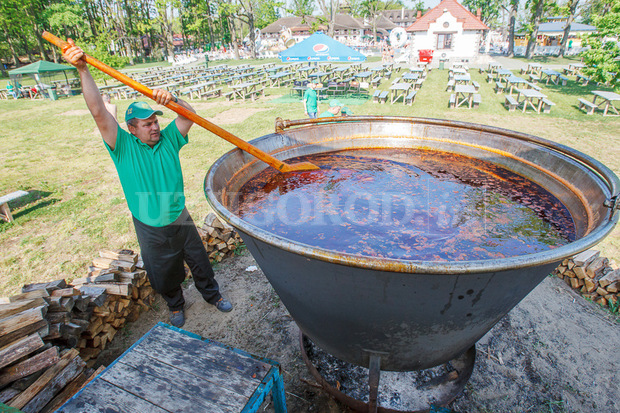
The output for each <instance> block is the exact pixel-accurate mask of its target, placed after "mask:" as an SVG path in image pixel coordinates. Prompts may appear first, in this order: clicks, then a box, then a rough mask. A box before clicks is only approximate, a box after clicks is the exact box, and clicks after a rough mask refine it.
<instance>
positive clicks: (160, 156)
mask: <svg viewBox="0 0 620 413" xmlns="http://www.w3.org/2000/svg"><path fill="white" fill-rule="evenodd" d="M69 43H70V45H71V47H70V48H68V49H67V50H66V51H65V52H64V53H63V57H64V58H65V59H66V60H67V61H68V62H69V63H71V64H73V65H74V66H75V67H76V68H77V69H78V73H79V74H80V80H81V81H82V92H83V95H84V100H86V105H87V106H88V109H89V110H90V113H91V114H92V116H93V118H94V119H95V122H96V124H97V127H98V128H99V131H100V132H101V136H102V137H103V140H104V142H105V146H106V149H107V150H108V152H109V153H110V156H111V157H112V160H113V161H114V165H115V166H116V170H117V172H118V176H119V178H120V181H121V185H122V187H123V192H124V193H125V199H126V200H127V206H128V207H129V210H130V211H131V214H132V216H133V222H134V227H135V229H136V235H137V237H138V242H139V243H140V249H141V253H142V259H143V261H144V266H145V268H146V271H147V274H148V277H149V281H150V282H151V285H152V286H153V289H155V291H157V292H158V293H159V294H161V295H162V297H163V298H164V300H166V303H167V304H168V308H169V309H170V322H171V324H172V325H174V326H176V327H181V326H182V325H183V324H184V323H185V313H184V305H185V299H184V298H183V291H182V289H181V283H182V282H183V281H184V280H185V268H184V265H183V261H185V262H186V263H187V265H188V266H189V268H190V270H191V271H192V276H193V277H194V281H195V284H196V288H197V289H198V291H200V293H201V294H202V296H203V298H204V299H205V300H206V301H207V302H208V303H210V304H213V305H215V306H216V308H217V309H218V310H220V311H224V312H228V311H231V310H232V304H230V302H229V301H228V300H226V299H225V298H223V297H222V296H221V294H220V292H219V287H218V284H217V281H215V278H214V274H213V269H212V268H211V264H210V263H209V257H208V255H207V252H206V250H205V248H204V246H203V244H202V241H201V240H200V236H199V235H198V231H197V230H196V225H195V224H194V222H193V221H192V218H191V217H190V215H189V212H188V211H187V209H186V208H185V193H184V190H183V174H182V171H181V162H180V160H179V151H180V150H181V148H182V147H183V146H184V145H185V144H187V143H188V138H187V134H188V132H189V129H190V128H191V127H192V125H193V122H192V121H191V120H189V119H187V118H185V117H183V116H179V117H177V118H176V120H175V121H174V122H172V123H170V124H169V125H168V126H167V127H166V128H164V130H160V128H159V122H158V120H157V115H162V114H163V113H162V112H161V111H155V110H153V109H152V108H151V107H150V106H149V105H148V104H147V103H146V102H134V103H132V104H131V105H129V108H127V111H126V112H125V121H126V122H127V129H129V132H130V133H128V132H126V131H125V130H123V129H122V128H121V127H120V125H119V124H118V122H117V121H116V119H114V117H113V116H112V114H110V112H109V111H108V110H107V109H106V107H105V104H104V102H103V99H102V98H101V95H100V94H99V89H98V88H97V85H96V84H95V81H94V80H93V78H92V75H91V74H90V71H89V70H88V66H87V64H86V62H85V61H84V60H83V59H82V56H83V55H84V53H83V52H82V50H81V49H80V48H79V47H77V46H75V44H74V43H73V41H72V40H69ZM153 98H154V100H155V101H156V102H157V103H158V104H160V105H166V104H168V103H169V102H170V101H171V100H172V101H174V102H177V103H178V104H179V105H181V106H183V107H185V108H186V109H188V110H191V111H192V112H194V110H193V109H192V107H191V106H190V105H189V104H188V103H187V102H184V101H182V100H179V99H178V98H176V97H175V96H173V95H172V94H171V93H169V92H167V91H165V90H161V89H154V90H153Z"/></svg>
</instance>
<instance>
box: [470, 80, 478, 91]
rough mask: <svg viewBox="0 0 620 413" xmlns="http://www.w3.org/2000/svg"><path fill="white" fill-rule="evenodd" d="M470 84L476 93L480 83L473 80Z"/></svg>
mask: <svg viewBox="0 0 620 413" xmlns="http://www.w3.org/2000/svg"><path fill="white" fill-rule="evenodd" d="M471 84H472V85H473V87H474V88H475V89H476V92H477V91H478V90H480V83H478V82H476V81H475V80H472V82H471Z"/></svg>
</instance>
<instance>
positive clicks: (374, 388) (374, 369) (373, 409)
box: [368, 353, 381, 413]
mask: <svg viewBox="0 0 620 413" xmlns="http://www.w3.org/2000/svg"><path fill="white" fill-rule="evenodd" d="M380 375H381V356H380V355H379V354H377V353H370V364H369V366H368V385H369V386H368V387H369V395H368V413H377V407H378V406H377V397H378V395H379V376H380Z"/></svg>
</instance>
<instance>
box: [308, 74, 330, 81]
mask: <svg viewBox="0 0 620 413" xmlns="http://www.w3.org/2000/svg"><path fill="white" fill-rule="evenodd" d="M330 74H331V72H314V73H311V74H309V75H308V78H309V79H314V82H315V83H316V82H324V81H325V80H327V76H329V75H330Z"/></svg>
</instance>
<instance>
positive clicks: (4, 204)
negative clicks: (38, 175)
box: [0, 191, 28, 222]
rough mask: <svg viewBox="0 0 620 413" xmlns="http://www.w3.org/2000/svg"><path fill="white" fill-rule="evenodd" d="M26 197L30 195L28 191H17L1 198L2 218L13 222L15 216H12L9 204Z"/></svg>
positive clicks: (0, 209)
mask: <svg viewBox="0 0 620 413" xmlns="http://www.w3.org/2000/svg"><path fill="white" fill-rule="evenodd" d="M26 195H28V192H26V191H15V192H12V193H10V194H8V195H4V196H3V197H0V218H2V219H4V220H5V221H6V222H13V215H11V208H10V207H9V202H11V201H14V200H16V199H19V198H21V197H23V196H26Z"/></svg>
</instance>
